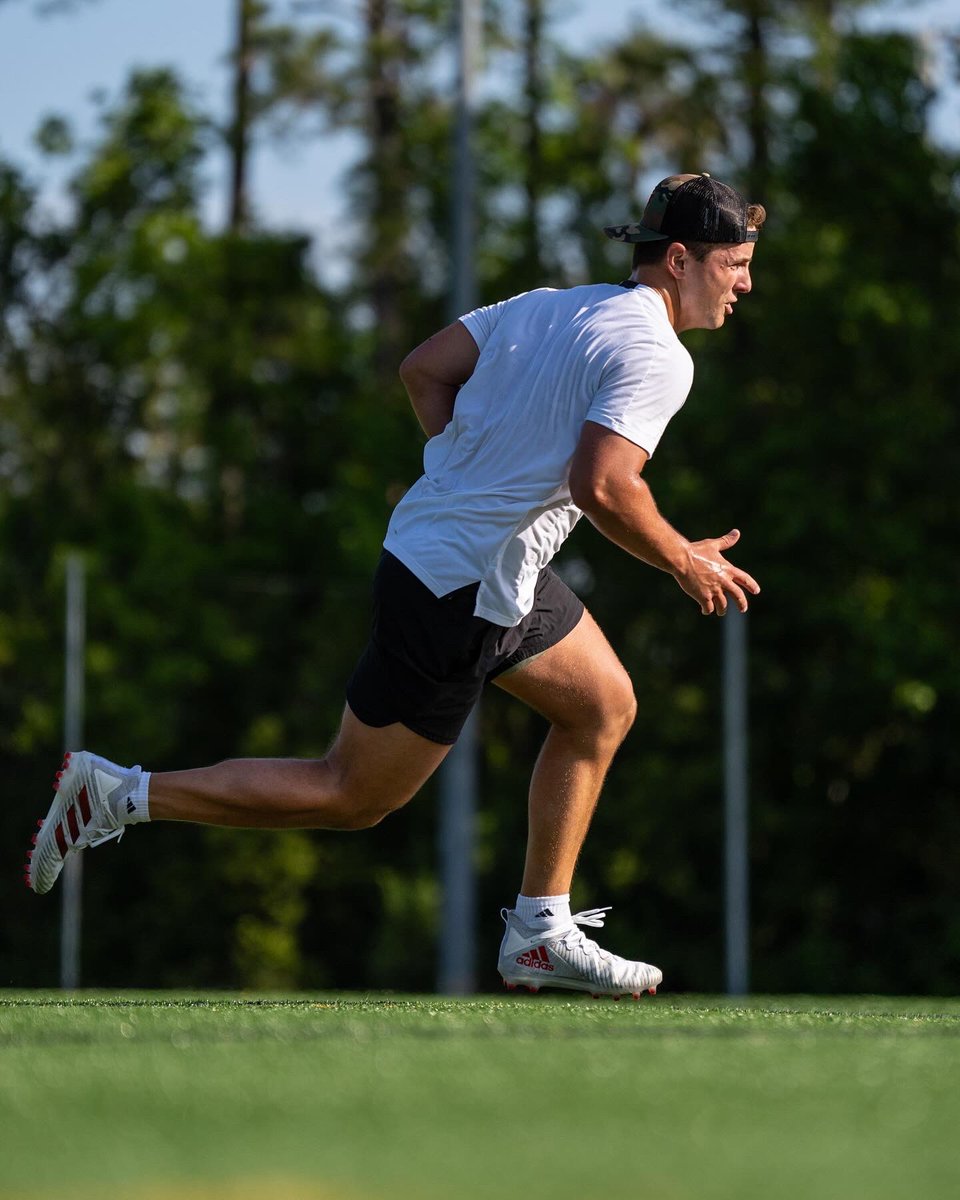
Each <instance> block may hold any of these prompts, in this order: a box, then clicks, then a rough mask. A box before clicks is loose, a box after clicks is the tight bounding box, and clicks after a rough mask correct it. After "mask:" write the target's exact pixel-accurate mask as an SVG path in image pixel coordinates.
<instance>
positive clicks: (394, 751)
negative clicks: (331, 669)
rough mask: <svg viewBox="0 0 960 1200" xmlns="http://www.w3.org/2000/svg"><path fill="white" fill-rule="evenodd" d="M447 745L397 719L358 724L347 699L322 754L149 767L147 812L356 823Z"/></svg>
mask: <svg viewBox="0 0 960 1200" xmlns="http://www.w3.org/2000/svg"><path fill="white" fill-rule="evenodd" d="M449 750H450V747H449V746H441V745H439V744H438V743H437V742H431V741H429V740H428V739H426V738H423V737H420V736H419V734H416V733H413V732H412V731H411V730H409V729H407V728H406V727H405V726H404V725H399V724H396V725H386V726H384V727H382V728H380V729H374V728H372V727H371V726H369V725H364V724H363V722H362V721H359V720H358V719H357V718H356V717H355V716H354V715H353V713H352V712H351V711H350V709H349V707H348V708H346V709H345V710H344V714H343V722H342V724H341V726H340V732H339V733H338V734H337V738H336V741H335V742H334V744H333V746H332V747H331V749H330V750H329V752H328V753H327V754H326V755H324V757H323V758H318V759H296V758H236V759H228V760H227V761H226V762H222V763H218V764H217V765H216V766H212V767H200V768H198V769H196V770H190V771H164V772H157V773H154V774H153V775H151V777H150V816H151V819H153V820H166V821H196V822H199V823H201V824H205V825H231V826H243V827H246V828H261V829H363V828H366V827H367V826H370V825H375V824H376V823H377V822H378V821H380V820H382V818H383V817H385V816H386V815H387V814H388V813H390V812H392V811H393V810H394V809H396V808H400V807H401V806H402V805H404V804H406V803H407V801H408V800H410V799H411V798H412V797H413V796H414V795H415V794H416V793H417V792H418V791H419V789H420V788H421V787H422V786H423V784H424V783H425V782H426V781H427V780H428V779H429V778H430V776H431V775H432V774H433V772H434V771H435V770H436V769H437V767H438V766H439V765H440V763H441V762H442V761H443V759H444V758H445V757H446V755H447V754H448V753H449Z"/></svg>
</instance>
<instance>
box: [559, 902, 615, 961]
mask: <svg viewBox="0 0 960 1200" xmlns="http://www.w3.org/2000/svg"><path fill="white" fill-rule="evenodd" d="M612 907H613V905H612V904H608V905H607V906H606V907H605V908H586V909H584V910H583V912H578V913H574V914H573V916H572V917H571V918H570V920H571V925H570V928H569V929H566V930H564V932H563V933H562V934H561V935H560V938H559V941H560V942H562V943H563V945H564V946H566V947H567V949H568V950H572V949H574V948H579V949H581V950H585V951H587V952H588V953H592V954H596V955H598V956H599V957H600V958H602V959H611V958H615V957H616V955H613V954H611V953H610V951H609V950H604V949H603V947H602V946H598V945H597V943H596V942H595V941H594V940H593V939H592V938H588V937H587V935H586V934H585V933H583V931H582V930H580V929H578V928H577V926H578V925H590V926H593V927H594V928H596V929H601V928H602V927H603V923H604V921H605V920H606V919H607V918H606V914H607V913H608V912H609V911H610V910H611V908H612Z"/></svg>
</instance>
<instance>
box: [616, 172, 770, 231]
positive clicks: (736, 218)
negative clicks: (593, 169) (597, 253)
mask: <svg viewBox="0 0 960 1200" xmlns="http://www.w3.org/2000/svg"><path fill="white" fill-rule="evenodd" d="M603 232H604V233H605V234H606V235H607V237H608V238H613V240H614V241H615V242H661V241H665V240H667V239H668V238H669V239H670V240H671V241H675V242H717V243H720V242H729V243H734V244H736V245H738V246H739V245H741V244H742V243H743V242H755V241H756V240H757V230H756V229H748V228H747V202H746V200H744V198H743V197H742V196H741V195H740V193H739V192H738V191H736V189H734V188H732V187H730V186H729V184H726V183H721V182H720V181H719V180H718V179H711V177H710V176H709V175H707V174H706V173H704V174H702V175H670V176H669V177H668V178H667V179H664V180H662V181H661V182H660V183H658V184H657V186H656V187H655V188H654V189H653V192H652V194H651V196H650V199H649V200H648V201H647V207H646V208H645V209H644V210H643V216H642V217H641V218H640V220H639V221H638V222H635V223H634V224H632V225H607V226H606V227H605V228H604V231H603Z"/></svg>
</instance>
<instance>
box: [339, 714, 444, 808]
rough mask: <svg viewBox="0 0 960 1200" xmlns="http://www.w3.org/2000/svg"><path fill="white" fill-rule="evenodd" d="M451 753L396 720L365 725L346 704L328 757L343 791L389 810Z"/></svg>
mask: <svg viewBox="0 0 960 1200" xmlns="http://www.w3.org/2000/svg"><path fill="white" fill-rule="evenodd" d="M449 752H450V747H449V746H446V745H441V744H440V743H438V742H435V741H431V740H430V739H428V738H425V737H421V736H420V735H419V734H417V733H414V732H413V730H411V729H408V728H407V727H406V726H405V725H401V724H399V723H396V724H391V725H383V726H379V727H374V726H371V725H365V724H364V723H363V722H362V721H361V720H360V719H359V718H358V717H357V716H356V715H355V714H354V713H353V712H352V711H351V710H350V707H349V705H347V707H346V708H345V709H344V713H343V720H342V721H341V724H340V730H339V732H338V734H337V737H336V740H335V741H334V743H333V746H332V747H331V748H330V751H329V753H328V754H327V757H326V761H327V764H328V765H329V766H330V768H331V769H332V770H333V771H335V773H336V775H337V780H338V783H339V786H340V788H341V790H342V792H343V793H344V794H345V795H347V796H349V797H352V798H353V799H354V800H355V801H356V803H357V804H359V805H363V806H367V805H369V807H370V809H371V810H380V811H390V810H392V809H395V808H399V807H400V806H401V805H403V804H406V803H407V801H408V800H410V799H411V798H412V797H413V796H414V795H416V793H417V792H418V791H419V790H420V788H421V787H422V786H423V785H424V784H425V783H426V781H427V780H428V779H429V778H430V776H431V775H432V774H433V773H434V771H436V769H437V767H439V765H440V764H441V762H443V760H444V758H446V756H447V754H448V753H449Z"/></svg>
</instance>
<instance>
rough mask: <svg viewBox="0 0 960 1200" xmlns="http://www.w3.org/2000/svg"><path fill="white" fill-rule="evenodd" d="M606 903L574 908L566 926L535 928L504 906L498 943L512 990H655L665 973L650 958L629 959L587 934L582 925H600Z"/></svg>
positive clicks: (636, 992)
mask: <svg viewBox="0 0 960 1200" xmlns="http://www.w3.org/2000/svg"><path fill="white" fill-rule="evenodd" d="M608 911H609V910H608V909H605V908H591V909H588V910H586V911H585V912H581V913H575V914H574V915H573V917H572V919H571V921H570V924H569V925H568V926H565V927H563V928H561V929H551V930H542V929H541V930H537V929H531V928H530V927H529V926H528V925H525V924H524V923H523V922H522V921H521V920H520V918H519V917H518V916H517V914H516V913H515V912H514V911H513V910H508V909H503V910H502V911H501V914H500V915H501V916H502V917H503V919H504V921H505V922H506V926H507V928H506V932H505V934H504V937H503V942H502V944H501V946H500V962H499V964H498V965H499V970H500V974H501V976H502V977H503V981H504V983H505V984H506V986H507V989H508V990H509V991H513V990H514V989H515V988H517V987H518V986H524V987H526V988H527V989H528V990H529V991H532V992H535V991H539V990H540V988H541V987H556V988H566V989H567V990H569V991H575V992H589V993H590V994H591V995H592V996H595V997H600V996H612V997H613V998H614V999H615V1000H619V999H620V997H621V996H632V997H633V998H634V1000H639V998H640V996H641V995H642V993H643V992H650V993H651V994H652V993H655V992H656V990H657V987H658V986H659V985H660V983H661V981H662V979H663V973H662V972H661V971H660V970H659V969H658V968H657V967H654V966H651V965H650V963H644V962H631V961H630V960H629V959H626V958H620V957H618V956H617V955H616V954H611V953H610V952H609V951H607V950H602V949H601V948H600V947H599V946H598V945H597V943H596V942H594V941H591V939H590V938H588V937H585V936H584V934H583V931H582V930H581V929H579V928H578V926H580V925H594V926H602V925H603V921H604V914H605V913H606V912H608Z"/></svg>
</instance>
